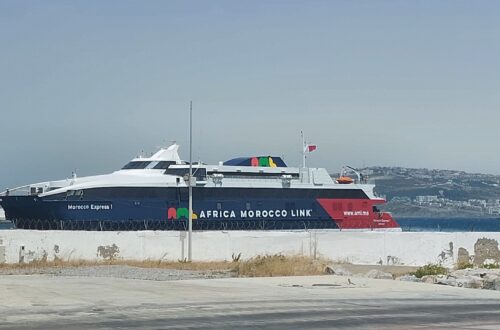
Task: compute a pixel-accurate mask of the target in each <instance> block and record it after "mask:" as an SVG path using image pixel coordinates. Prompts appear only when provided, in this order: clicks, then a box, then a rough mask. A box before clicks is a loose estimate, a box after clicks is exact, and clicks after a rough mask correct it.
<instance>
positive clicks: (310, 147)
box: [306, 144, 317, 152]
mask: <svg viewBox="0 0 500 330" xmlns="http://www.w3.org/2000/svg"><path fill="white" fill-rule="evenodd" d="M316 148H317V147H316V145H315V144H308V145H306V152H313V151H314V150H316Z"/></svg>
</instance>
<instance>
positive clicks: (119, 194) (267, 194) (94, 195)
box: [66, 187, 368, 201]
mask: <svg viewBox="0 0 500 330" xmlns="http://www.w3.org/2000/svg"><path fill="white" fill-rule="evenodd" d="M73 195H76V196H78V197H79V198H82V196H83V197H84V198H85V199H115V198H124V199H144V198H159V199H166V200H182V201H184V200H187V199H188V188H185V187H179V188H175V187H109V188H92V189H85V190H70V191H68V194H67V196H66V197H71V196H73ZM193 198H195V199H203V200H210V199H230V200H245V199H267V198H284V199H297V198H298V199H300V198H311V199H316V198H350V199H367V198H368V197H367V196H366V194H365V193H364V192H363V190H361V189H295V188H292V189H277V188H205V187H201V188H200V187H194V188H193Z"/></svg>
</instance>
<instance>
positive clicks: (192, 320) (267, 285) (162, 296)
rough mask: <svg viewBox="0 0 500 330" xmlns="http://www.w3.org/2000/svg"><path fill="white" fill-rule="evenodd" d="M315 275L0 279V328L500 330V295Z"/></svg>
mask: <svg viewBox="0 0 500 330" xmlns="http://www.w3.org/2000/svg"><path fill="white" fill-rule="evenodd" d="M351 280H352V282H354V284H349V283H348V282H347V278H346V277H337V276H315V277H289V278H265V279H264V278H257V279H206V280H182V281H144V280H128V279H113V278H88V277H87V278H83V277H53V276H44V275H29V276H0V299H1V302H0V328H5V329H89V328H109V329H112V328H145V329H165V328H197V329H246V328H249V329H254V328H261V329H319V328H325V329H326V328H330V329H331V328H355V329H373V328H378V329H412V328H415V329H436V328H441V329H443V328H444V329H446V328H449V329H500V292H497V291H487V290H474V289H463V288H452V287H445V286H439V285H431V284H423V283H406V282H399V281H392V280H370V279H364V278H351Z"/></svg>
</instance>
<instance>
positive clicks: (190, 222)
mask: <svg viewBox="0 0 500 330" xmlns="http://www.w3.org/2000/svg"><path fill="white" fill-rule="evenodd" d="M192 158H193V101H191V102H190V103H189V180H188V187H189V211H188V212H189V216H188V261H189V262H191V261H192V257H193V253H192V247H193V245H192V243H193V242H192V236H193V186H192V184H191V178H192V177H193V159H192Z"/></svg>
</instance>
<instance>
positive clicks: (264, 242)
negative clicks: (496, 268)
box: [0, 230, 500, 266]
mask: <svg viewBox="0 0 500 330" xmlns="http://www.w3.org/2000/svg"><path fill="white" fill-rule="evenodd" d="M182 236H183V233H182V232H176V231H138V232H132V231H130V232H126V231H122V232H119V231H118V232H92V231H36V230H2V231H0V246H4V247H5V252H4V256H3V258H2V256H0V260H5V262H7V263H17V262H19V260H20V257H21V256H24V261H25V262H29V261H31V260H34V259H41V258H43V257H44V255H45V256H46V257H47V260H53V259H54V258H56V257H57V258H60V259H64V260H77V259H85V260H100V259H102V256H100V255H99V254H98V248H99V247H101V246H102V247H108V246H112V245H113V244H114V245H116V246H117V247H118V249H119V253H117V255H116V257H117V258H119V259H132V260H145V259H152V260H159V259H164V260H179V259H182V258H183V257H185V256H187V250H185V253H184V254H183V252H182V251H183V247H184V248H187V240H184V239H183V238H182ZM483 237H486V238H490V239H495V240H497V241H500V233H475V232H466V233H442V232H441V233H436V232H426V233H415V232H376V231H373V232H347V231H342V232H340V231H326V232H325V231H319V232H306V231H295V232H293V231H290V232H283V231H280V232H278V231H274V232H270V231H267V232H259V231H228V232H222V231H215V232H194V233H193V259H194V260H199V261H216V260H231V257H232V254H236V255H237V254H239V253H241V254H242V258H243V259H248V258H251V257H254V256H256V255H259V254H261V255H262V254H276V253H282V254H288V255H292V254H302V255H308V256H315V255H316V256H322V257H325V258H328V259H332V260H334V261H348V262H351V263H357V264H376V263H378V262H380V261H381V262H382V263H383V264H393V263H396V264H404V265H412V266H420V265H424V264H427V263H429V262H431V263H436V262H439V261H442V262H443V263H444V264H445V265H448V266H453V264H454V263H455V262H456V258H457V251H458V248H460V247H463V248H465V249H467V250H468V251H469V253H470V254H473V253H474V244H475V243H476V241H477V240H478V239H479V238H483ZM450 243H452V249H451V250H450ZM22 246H24V251H22ZM1 250H2V249H0V251H1ZM388 257H389V258H388ZM391 257H393V258H391Z"/></svg>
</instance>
